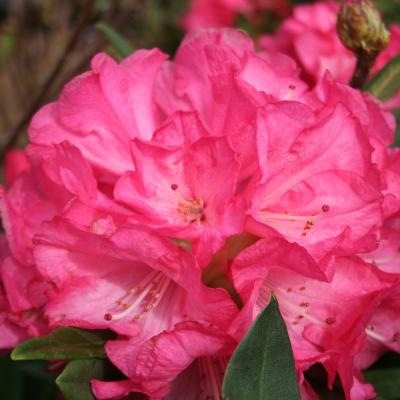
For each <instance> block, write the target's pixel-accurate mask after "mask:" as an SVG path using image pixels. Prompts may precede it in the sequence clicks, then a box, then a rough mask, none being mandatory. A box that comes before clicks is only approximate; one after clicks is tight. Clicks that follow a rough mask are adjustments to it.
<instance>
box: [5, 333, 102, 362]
mask: <svg viewBox="0 0 400 400" xmlns="http://www.w3.org/2000/svg"><path fill="white" fill-rule="evenodd" d="M104 343H105V339H104V338H103V337H102V336H101V335H100V334H99V333H97V332H90V331H85V330H82V329H77V328H60V329H57V330H55V331H53V332H51V333H50V334H49V335H48V336H41V337H37V338H33V339H29V340H27V341H26V342H23V343H21V344H20V345H19V346H17V347H16V348H15V349H14V350H13V352H12V353H11V358H12V359H13V360H54V359H68V360H72V359H81V358H105V357H106V355H105V352H104Z"/></svg>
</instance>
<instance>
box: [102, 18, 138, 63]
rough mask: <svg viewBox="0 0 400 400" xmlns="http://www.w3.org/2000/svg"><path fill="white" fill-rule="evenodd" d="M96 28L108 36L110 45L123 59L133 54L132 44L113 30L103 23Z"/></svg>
mask: <svg viewBox="0 0 400 400" xmlns="http://www.w3.org/2000/svg"><path fill="white" fill-rule="evenodd" d="M96 27H97V29H98V30H99V31H100V32H102V33H103V34H104V35H105V36H106V38H107V39H108V41H109V42H110V44H111V45H112V46H113V47H114V49H115V50H116V51H117V53H118V54H119V55H120V56H121V57H122V58H125V57H127V56H129V54H131V53H132V52H133V47H132V46H131V44H130V43H129V42H128V41H127V40H125V39H124V38H123V37H122V36H121V35H120V34H119V33H118V32H116V31H115V30H114V29H113V28H111V27H110V26H108V25H107V24H105V23H103V22H99V23H98V24H97V25H96Z"/></svg>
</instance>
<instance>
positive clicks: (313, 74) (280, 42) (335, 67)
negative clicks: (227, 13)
mask: <svg viewBox="0 0 400 400" xmlns="http://www.w3.org/2000/svg"><path fill="white" fill-rule="evenodd" d="M338 9H339V4H338V3H337V2H333V1H330V0H328V1H320V2H316V3H315V4H310V5H308V4H307V5H298V6H296V7H295V8H294V11H293V16H292V17H289V18H288V19H287V20H285V21H284V22H283V24H282V26H281V27H280V28H279V29H278V32H277V33H276V34H275V35H265V36H263V37H262V38H261V39H260V46H261V48H263V49H265V50H266V51H278V52H282V53H285V54H288V55H290V56H291V57H293V58H294V59H295V60H296V61H297V62H298V63H299V65H300V66H301V67H302V69H303V71H304V75H305V77H306V78H307V79H308V80H309V81H310V82H313V83H316V82H317V81H318V80H319V79H320V78H321V77H323V76H324V74H325V72H326V71H327V70H329V72H330V73H331V74H332V75H333V77H334V79H335V80H337V81H339V82H344V83H348V82H349V81H350V78H351V76H352V74H353V71H354V68H355V63H356V59H355V56H354V55H353V53H352V52H351V51H350V50H348V49H346V48H345V47H344V46H343V45H342V43H341V42H340V40H339V37H338V34H337V32H336V20H337V13H338ZM399 29H400V27H399V26H397V25H392V26H391V27H390V32H391V39H390V43H389V46H388V47H387V48H386V49H385V50H384V51H383V52H382V53H381V54H380V55H379V57H378V59H377V62H376V65H375V67H374V70H373V72H374V73H376V72H377V71H379V70H380V69H381V68H382V67H383V66H384V65H385V64H386V63H387V62H388V61H389V60H390V59H391V58H392V57H394V56H395V55H397V54H398V53H399V51H400V34H399Z"/></svg>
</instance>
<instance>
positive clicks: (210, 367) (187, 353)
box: [93, 322, 236, 400]
mask: <svg viewBox="0 0 400 400" xmlns="http://www.w3.org/2000/svg"><path fill="white" fill-rule="evenodd" d="M128 344H129V343H128V341H126V340H120V341H117V342H110V343H109V347H108V350H109V351H110V352H111V351H113V353H117V354H120V355H121V357H124V354H125V351H126V348H127V346H128ZM235 345H236V342H235V341H234V340H233V339H232V338H231V337H229V336H228V335H227V334H225V333H223V332H221V331H219V330H217V329H216V328H215V327H212V326H204V325H200V324H198V323H194V322H182V323H180V324H177V325H176V326H175V327H174V329H173V330H171V331H164V332H162V333H161V334H159V335H158V336H156V337H154V338H152V340H151V341H149V342H147V343H146V344H145V345H143V346H142V348H141V349H140V351H139V353H138V354H137V358H136V365H135V366H134V367H133V368H131V369H133V370H135V374H136V376H137V377H136V380H133V379H131V380H129V381H120V382H99V381H94V382H93V390H94V393H95V395H96V397H97V398H98V399H109V398H113V397H115V396H124V395H127V394H128V393H129V392H130V391H141V392H144V393H147V394H148V395H149V396H150V398H151V399H161V398H163V399H170V400H173V399H174V400H186V399H188V400H190V399H193V400H195V399H198V398H201V397H204V396H205V398H206V397H207V396H208V397H214V398H215V399H218V398H219V396H220V393H221V389H222V381H223V376H224V373H225V369H226V366H227V362H228V356H229V355H230V354H231V353H232V351H233V349H234V347H235Z"/></svg>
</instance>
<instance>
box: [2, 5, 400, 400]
mask: <svg viewBox="0 0 400 400" xmlns="http://www.w3.org/2000/svg"><path fill="white" fill-rule="evenodd" d="M305 2H307V1H298V0H292V1H289V3H290V4H289V6H290V5H294V4H296V3H305ZM309 2H310V1H309ZM377 3H378V6H379V7H380V8H381V10H382V12H383V13H384V16H385V19H386V20H387V22H393V21H397V22H400V0H378V1H377ZM187 8H188V0H0V158H2V156H3V155H4V152H5V150H6V149H7V148H10V147H12V146H22V145H24V144H25V143H26V141H27V139H26V127H27V124H28V123H29V121H30V119H31V117H32V115H33V114H34V113H35V112H36V111H37V110H38V109H39V108H40V106H41V105H43V104H45V103H48V102H49V101H51V100H52V99H54V98H56V97H57V96H58V94H59V92H60V90H61V88H62V86H63V85H64V84H65V83H66V82H67V81H69V80H70V79H71V78H72V77H74V76H75V75H77V74H78V73H80V72H82V71H84V70H86V69H88V67H89V63H90V59H91V57H92V56H93V55H94V54H95V53H97V52H99V51H102V50H104V51H107V52H109V53H111V54H113V55H114V56H115V57H116V58H118V55H117V54H116V53H115V50H114V49H113V48H112V47H111V46H110V45H109V44H108V43H109V42H108V40H107V37H106V35H105V34H104V31H102V30H100V29H99V28H98V24H99V23H102V24H103V26H104V24H105V25H106V26H108V27H110V28H113V29H114V30H115V31H117V32H118V33H119V34H120V35H121V36H122V37H123V38H125V39H126V40H127V42H129V43H130V44H131V46H132V47H133V48H143V47H144V48H151V47H159V48H161V49H162V50H163V51H165V52H167V53H169V54H170V55H171V56H173V54H174V52H175V50H176V48H177V46H178V44H179V42H180V41H181V39H182V37H183V35H184V33H183V30H182V29H181V22H180V21H181V18H182V16H183V15H184V14H185V12H186V11H187ZM287 13H290V7H289V8H287V9H286V10H285V11H283V12H282V11H280V12H278V13H277V12H276V11H264V12H262V13H260V14H259V15H257V16H256V18H253V19H252V20H251V21H249V20H247V19H246V17H245V16H243V15H239V16H238V17H237V26H239V27H240V28H242V29H244V30H246V31H247V32H249V33H250V34H251V35H252V36H257V35H259V34H261V33H263V32H273V31H274V30H275V29H276V28H277V27H278V26H279V24H280V23H281V21H282V18H284V16H285V15H287ZM0 323H1V322H0ZM0 356H1V354H0ZM2 356H3V357H0V399H1V400H53V399H58V398H61V397H60V395H59V394H57V391H56V388H55V384H54V376H52V374H53V375H56V374H55V372H52V371H51V370H50V371H49V368H48V366H47V365H46V364H44V363H40V362H39V363H35V362H20V363H15V362H11V361H10V360H9V358H8V355H7V354H2ZM382 363H383V364H382ZM381 364H382V365H383V367H384V368H388V367H390V366H391V365H396V366H397V367H398V366H400V362H399V359H398V357H397V356H395V355H389V356H388V357H387V359H386V361H385V359H384V360H383V361H381ZM399 371H400V369H399ZM398 375H399V376H396V377H392V378H391V379H397V380H398V381H400V373H398ZM312 379H314V380H315V382H314V383H315V384H316V385H318V381H320V382H322V381H323V380H325V379H326V377H324V376H321V372H319V371H314V374H313V377H312ZM371 379H372V378H371ZM379 379H381V378H379ZM323 386H324V385H322V387H323ZM341 396H342V395H341V393H340V391H338V392H337V393H336V394H327V393H325V394H321V398H322V399H329V398H335V399H340V398H342V397H341ZM396 398H398V399H400V389H399V392H398V393H394V394H393V397H391V399H396Z"/></svg>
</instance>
